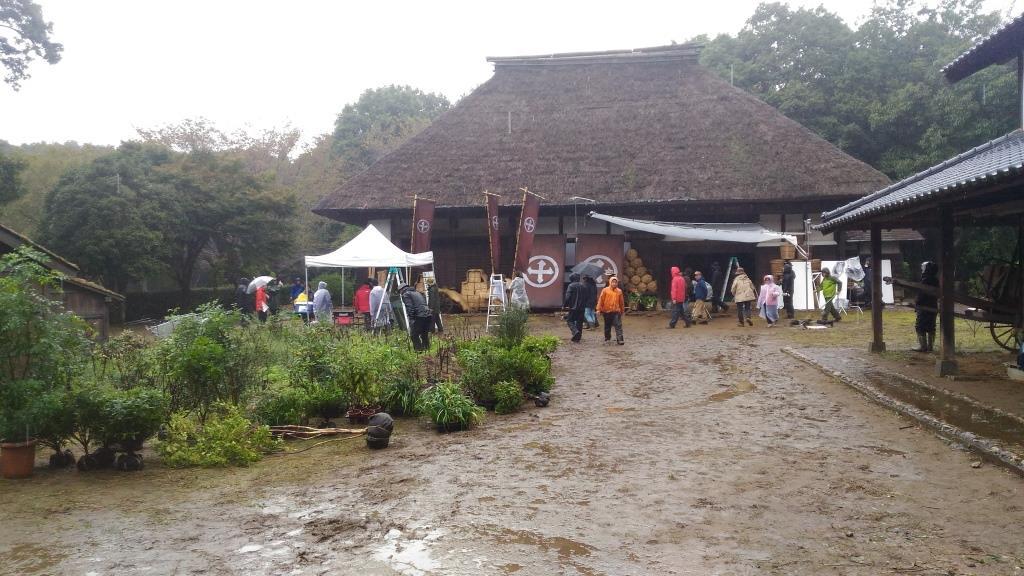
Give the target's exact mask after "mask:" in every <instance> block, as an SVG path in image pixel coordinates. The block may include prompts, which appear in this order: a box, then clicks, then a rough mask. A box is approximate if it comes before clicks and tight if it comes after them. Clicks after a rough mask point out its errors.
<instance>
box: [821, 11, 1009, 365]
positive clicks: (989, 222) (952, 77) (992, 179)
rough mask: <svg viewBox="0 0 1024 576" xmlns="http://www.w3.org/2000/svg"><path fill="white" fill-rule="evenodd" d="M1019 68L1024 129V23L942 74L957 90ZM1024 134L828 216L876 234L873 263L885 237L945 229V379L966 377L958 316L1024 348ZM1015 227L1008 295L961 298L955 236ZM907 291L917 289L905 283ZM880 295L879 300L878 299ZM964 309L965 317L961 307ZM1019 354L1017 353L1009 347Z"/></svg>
mask: <svg viewBox="0 0 1024 576" xmlns="http://www.w3.org/2000/svg"><path fill="white" fill-rule="evenodd" d="M1014 60H1016V63H1017V76H1018V84H1019V94H1020V96H1021V102H1020V108H1019V110H1021V119H1020V122H1021V123H1020V125H1021V126H1024V16H1021V17H1018V18H1017V19H1015V20H1013V21H1011V22H1009V23H1007V24H1006V25H1005V26H1003V27H1002V28H1001V29H999V30H997V31H996V32H994V33H993V34H991V35H990V36H988V37H987V38H985V39H983V40H982V41H980V42H979V43H978V44H976V45H975V46H974V47H972V48H971V49H970V50H968V51H967V52H965V53H964V54H962V55H961V56H959V57H958V58H957V59H956V60H954V61H953V62H952V63H950V64H949V65H947V66H946V67H945V68H943V69H942V73H943V74H944V75H945V77H946V79H947V80H948V81H949V82H951V83H952V82H957V81H959V80H962V79H964V78H967V77H969V76H970V75H972V74H974V73H975V72H977V71H979V70H982V69H984V68H987V67H988V66H991V65H994V64H1003V63H1006V62H1011V61H1014ZM1022 191H1024V132H1022V130H1021V129H1017V130H1014V131H1013V132H1011V133H1009V134H1007V135H1005V136H1002V137H999V138H996V139H995V140H992V141H990V142H986V143H985V144H982V145H980V146H977V147H975V148H973V149H971V150H968V151H966V152H964V153H962V154H960V155H958V156H955V157H953V158H950V159H948V160H946V161H944V162H940V163H939V164H936V165H935V166H932V167H931V168H928V169H927V170H924V171H922V172H920V173H918V174H915V175H913V176H911V177H909V178H906V179H904V180H902V181H900V182H897V183H895V184H893V185H891V186H888V187H885V188H882V189H880V190H878V191H876V192H874V193H872V194H868V195H867V196H864V197H863V198H860V199H857V200H855V201H853V202H850V203H848V204H845V205H842V206H840V207H838V208H835V209H833V210H830V211H828V212H825V213H824V214H823V215H822V223H821V224H820V225H819V226H818V229H819V230H821V231H823V232H826V233H832V232H835V231H853V230H869V231H870V239H871V252H872V254H873V259H876V260H877V259H878V256H879V255H880V254H881V253H882V246H883V240H884V237H883V234H882V231H883V229H886V228H891V227H894V226H906V225H908V224H910V225H912V226H914V227H915V228H935V229H938V239H939V242H938V244H939V253H938V254H937V255H936V256H937V258H936V260H937V262H938V266H939V283H940V286H939V291H938V292H939V326H940V330H941V338H940V341H941V355H940V359H939V361H938V363H937V367H936V368H937V371H938V373H939V374H940V375H943V376H947V375H954V374H956V373H957V371H958V366H957V360H956V340H955V331H954V326H953V318H954V317H955V316H963V317H967V318H971V319H972V320H977V321H980V322H982V323H984V324H989V326H990V328H991V329H992V336H993V338H995V339H996V341H997V342H1000V343H1002V344H1004V345H1006V342H1004V341H1002V340H1001V339H1000V334H998V333H997V330H996V329H997V328H999V327H1004V328H1005V331H1004V332H1003V334H1002V335H1003V336H1005V337H1006V338H1008V339H1012V340H1013V341H1014V342H1015V343H1016V344H1017V345H1019V343H1020V335H1021V329H1022V328H1024V298H1022V296H1021V290H1022V289H1024V266H1022V265H1021V262H1020V260H1019V259H1020V258H1021V254H1022V253H1024V196H1022ZM998 224H1002V225H1013V226H1016V227H1017V230H1018V242H1017V254H1018V256H1017V257H1018V261H1017V262H1015V263H1011V267H1010V268H1009V274H1008V277H1007V278H1004V279H1003V282H1002V284H1001V288H1002V289H1001V290H999V291H997V292H996V293H995V294H994V295H990V296H989V297H987V298H975V297H971V296H968V295H966V294H956V293H955V291H954V269H955V266H956V254H955V251H954V245H953V239H954V236H955V230H956V228H958V227H965V226H993V225H998ZM872 274H873V278H872V282H873V284H874V287H875V288H876V290H877V289H880V288H881V285H882V278H881V272H880V271H879V269H878V267H875V268H873V269H872ZM904 283H905V284H909V283H907V282H904ZM875 293H876V294H877V293H878V292H875ZM958 303H961V304H962V306H961V308H960V309H958V308H957V304H958ZM873 304H874V305H873V307H872V323H873V328H874V333H873V338H872V342H871V350H872V351H876V352H880V351H882V350H885V342H884V339H883V336H884V334H883V331H882V307H881V305H880V304H879V303H878V299H877V298H876V299H875V300H874V301H873ZM1008 347H1012V346H1008Z"/></svg>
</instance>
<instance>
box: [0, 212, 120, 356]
mask: <svg viewBox="0 0 1024 576" xmlns="http://www.w3.org/2000/svg"><path fill="white" fill-rule="evenodd" d="M21 246H30V247H32V248H34V249H36V250H38V251H40V252H42V253H43V254H45V255H46V256H48V258H49V259H48V260H47V261H46V262H44V263H43V264H44V265H45V266H46V267H47V268H50V269H51V270H55V271H57V272H59V273H61V274H62V275H63V279H62V280H61V284H62V286H61V289H62V294H61V298H62V299H63V301H64V308H65V309H67V310H70V311H71V312H73V313H75V314H76V315H77V316H78V317H80V318H82V319H83V320H85V321H86V322H88V323H89V325H90V326H92V328H93V329H94V330H95V331H96V338H98V339H100V340H106V339H107V338H108V337H109V336H110V308H111V304H112V303H113V302H124V296H122V295H120V294H118V293H117V292H114V291H112V290H108V289H106V288H104V287H103V286H101V285H99V284H97V283H95V282H91V281H89V280H86V279H85V278H83V277H82V276H81V274H82V271H81V270H80V269H79V268H78V266H77V265H75V264H74V263H73V262H70V261H68V260H65V259H64V258H62V257H60V256H58V255H57V254H54V253H53V252H51V251H50V250H47V249H46V248H45V247H43V246H41V245H39V244H36V243H35V242H33V241H32V240H31V239H29V238H28V237H27V236H24V235H22V234H20V233H19V232H16V231H14V230H12V229H10V228H8V227H6V226H4V225H2V224H0V254H5V253H8V252H13V251H14V250H16V249H17V248H19V247H21Z"/></svg>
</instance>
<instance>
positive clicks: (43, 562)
mask: <svg viewBox="0 0 1024 576" xmlns="http://www.w3.org/2000/svg"><path fill="white" fill-rule="evenodd" d="M65 556H67V554H63V553H61V552H57V551H55V550H54V549H53V548H52V547H50V546H39V545H38V544H17V545H15V546H14V547H12V548H11V549H10V550H9V551H8V552H7V553H6V554H3V555H2V556H0V558H3V561H2V566H3V568H4V570H10V571H11V572H10V573H11V574H33V573H39V574H57V573H59V572H60V570H57V566H59V565H60V563H61V561H62V560H63V559H64V557H65Z"/></svg>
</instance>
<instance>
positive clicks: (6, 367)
mask: <svg viewBox="0 0 1024 576" xmlns="http://www.w3.org/2000/svg"><path fill="white" fill-rule="evenodd" d="M47 260H48V257H47V256H45V255H44V254H42V253H41V252H38V251H36V250H33V249H31V248H28V247H21V248H18V249H17V250H15V251H14V252H11V253H8V254H4V255H3V256H0V438H3V439H5V440H8V441H12V442H22V441H25V440H27V439H28V438H29V437H32V436H34V435H36V434H37V433H38V432H39V431H40V426H41V425H43V426H45V425H46V424H45V423H40V422H38V421H37V420H36V419H35V416H34V415H33V410H34V409H35V408H37V407H38V408H40V409H42V407H40V406H36V402H37V401H39V400H40V399H41V398H43V397H44V396H47V397H48V395H49V394H50V393H51V392H65V391H67V390H68V389H69V388H70V386H71V385H72V383H73V382H74V381H75V379H76V378H77V377H78V375H79V374H80V373H81V372H82V369H83V368H84V367H85V364H86V361H87V360H86V358H87V356H86V353H87V351H88V350H89V349H90V347H91V342H90V341H89V339H88V333H89V329H88V325H87V324H86V323H85V322H84V321H83V320H82V319H81V318H78V317H77V316H75V315H74V314H71V313H70V312H66V311H65V310H64V309H63V302H62V301H61V300H60V298H59V295H60V280H61V275H60V274H58V273H57V272H54V271H52V270H48V269H47V268H46V267H45V266H43V263H44V262H46V261H47ZM53 295H56V296H57V298H54V297H53ZM50 398H51V399H52V397H50ZM49 407H50V408H53V405H52V404H51V405H50V406H49Z"/></svg>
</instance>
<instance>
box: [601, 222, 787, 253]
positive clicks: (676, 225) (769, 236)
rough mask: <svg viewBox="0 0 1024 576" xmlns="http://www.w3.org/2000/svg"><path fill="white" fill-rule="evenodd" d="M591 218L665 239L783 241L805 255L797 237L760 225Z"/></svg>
mask: <svg viewBox="0 0 1024 576" xmlns="http://www.w3.org/2000/svg"><path fill="white" fill-rule="evenodd" d="M590 217H591V218H597V219H598V220H604V221H605V222H611V223H612V224H615V225H618V226H622V227H623V228H629V229H631V230H640V231H643V232H650V233H652V234H661V235H663V236H665V240H682V241H686V240H717V241H719V242H744V243H747V244H757V243H760V242H770V241H773V240H774V241H778V240H784V241H786V242H789V243H790V244H792V245H793V246H796V249H797V251H800V252H802V250H800V246H799V245H798V244H797V240H796V236H794V235H792V234H783V233H781V232H772V231H771V230H769V229H767V228H765V227H763V226H761V225H760V224H718V223H715V224H692V223H684V222H656V221H654V220H634V219H632V218H620V217H618V216H608V215H606V214H598V213H597V212H591V213H590Z"/></svg>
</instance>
